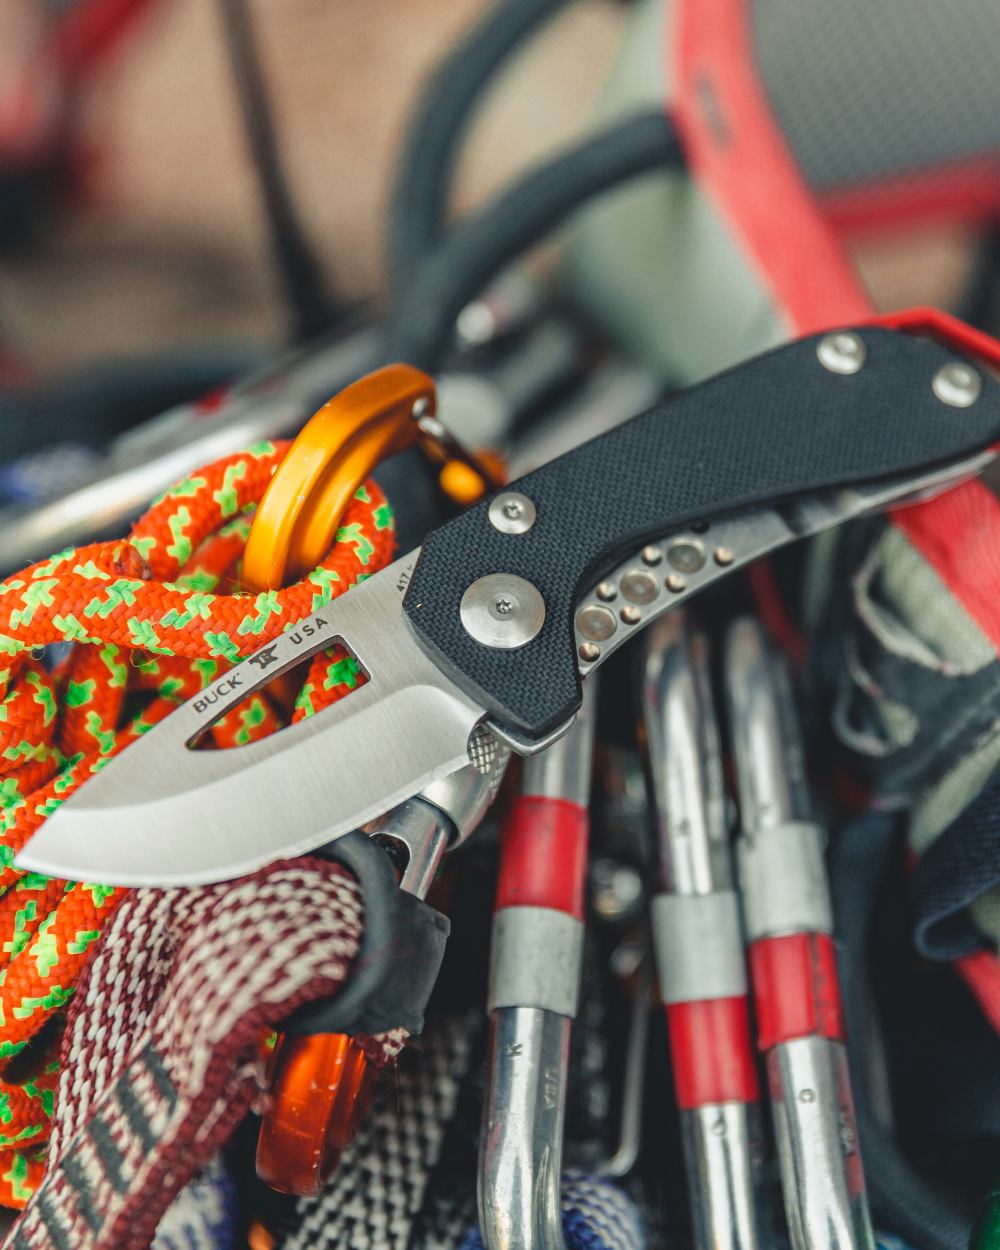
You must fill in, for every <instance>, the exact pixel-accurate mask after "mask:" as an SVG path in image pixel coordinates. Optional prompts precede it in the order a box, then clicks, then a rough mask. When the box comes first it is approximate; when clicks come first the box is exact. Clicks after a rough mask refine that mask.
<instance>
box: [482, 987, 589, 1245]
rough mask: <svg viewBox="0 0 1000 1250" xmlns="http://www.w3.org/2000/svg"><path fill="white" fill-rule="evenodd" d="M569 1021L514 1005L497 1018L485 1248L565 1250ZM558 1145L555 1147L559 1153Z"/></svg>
mask: <svg viewBox="0 0 1000 1250" xmlns="http://www.w3.org/2000/svg"><path fill="white" fill-rule="evenodd" d="M570 1025H571V1022H570V1020H569V1018H568V1017H567V1016H559V1015H556V1014H555V1013H553V1012H551V1011H541V1010H539V1009H537V1008H533V1007H509V1008H507V1009H506V1010H504V1011H496V1012H494V1013H493V1016H492V1018H491V1020H490V1044H489V1055H488V1057H487V1067H488V1071H489V1073H490V1080H489V1084H488V1086H487V1098H486V1106H485V1110H484V1115H483V1132H482V1140H481V1144H480V1151H479V1158H480V1166H479V1185H478V1193H479V1222H480V1226H481V1228H482V1233H483V1242H484V1243H485V1246H486V1250H559V1248H560V1247H561V1246H562V1245H563V1239H562V1217H561V1208H560V1204H559V1186H560V1182H561V1179H562V1178H561V1175H560V1173H561V1170H562V1146H561V1143H562V1136H563V1124H564V1120H565V1110H566V1072H567V1069H568V1067H569V1035H570ZM554 1147H556V1148H554Z"/></svg>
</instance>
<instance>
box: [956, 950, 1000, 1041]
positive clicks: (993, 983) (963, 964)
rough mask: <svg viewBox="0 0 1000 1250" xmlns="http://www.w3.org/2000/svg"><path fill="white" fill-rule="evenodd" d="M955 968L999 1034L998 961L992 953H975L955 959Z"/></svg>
mask: <svg viewBox="0 0 1000 1250" xmlns="http://www.w3.org/2000/svg"><path fill="white" fill-rule="evenodd" d="M955 967H956V969H957V970H958V974H959V976H960V977H961V978H962V980H963V981H964V982H965V984H966V985H967V986H968V987H969V989H970V990H971V991H972V993H973V994H974V995H975V998H976V1001H977V1002H978V1003H979V1006H980V1007H981V1008H982V1009H983V1015H984V1016H985V1017H986V1019H987V1020H988V1021H989V1022H990V1024H991V1025H992V1027H993V1030H994V1032H995V1033H998V1034H1000V959H998V958H997V956H996V955H995V954H994V953H993V951H976V952H975V954H973V955H963V956H962V958H961V959H956V960H955Z"/></svg>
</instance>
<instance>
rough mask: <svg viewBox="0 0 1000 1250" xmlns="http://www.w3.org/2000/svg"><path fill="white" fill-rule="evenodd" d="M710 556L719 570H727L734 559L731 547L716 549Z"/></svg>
mask: <svg viewBox="0 0 1000 1250" xmlns="http://www.w3.org/2000/svg"><path fill="white" fill-rule="evenodd" d="M712 555H713V558H714V559H715V563H716V564H717V565H718V566H719V568H720V569H724V568H728V567H729V565H730V564H732V562H733V561H734V560H735V559H736V556H735V555H734V554H733V551H732V548H731V547H716V549H715V551H714V552H713V553H712Z"/></svg>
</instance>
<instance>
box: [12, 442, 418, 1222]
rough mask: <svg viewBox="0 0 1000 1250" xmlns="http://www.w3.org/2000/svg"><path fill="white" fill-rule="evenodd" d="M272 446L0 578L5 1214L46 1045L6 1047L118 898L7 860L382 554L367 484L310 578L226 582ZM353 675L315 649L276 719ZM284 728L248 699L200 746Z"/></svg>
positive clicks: (33, 1131) (63, 981) (38, 1124)
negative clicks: (154, 733) (117, 526)
mask: <svg viewBox="0 0 1000 1250" xmlns="http://www.w3.org/2000/svg"><path fill="white" fill-rule="evenodd" d="M287 448H288V444H287V443H270V442H265V443H259V444H257V445H255V446H254V447H252V448H250V449H249V450H247V451H244V452H240V453H237V454H235V455H231V456H227V457H225V458H224V459H222V460H219V461H217V462H215V463H214V464H211V465H208V466H206V467H205V468H203V469H199V470H198V471H196V472H195V473H193V474H192V475H191V476H190V477H188V478H185V479H184V480H183V481H181V482H179V483H178V484H177V485H176V486H174V487H173V488H172V489H171V490H169V491H167V492H166V493H165V494H164V495H163V496H161V497H160V498H159V499H158V500H156V501H155V502H154V503H153V505H152V506H151V507H150V508H149V510H148V511H147V512H146V513H145V515H144V516H142V517H141V518H140V520H139V521H138V522H137V523H136V524H135V526H134V527H133V529H132V531H131V533H130V534H129V536H128V537H127V538H126V539H124V540H116V541H113V542H102V543H93V544H91V545H89V546H86V547H81V548H77V549H69V550H67V551H63V552H60V553H59V554H57V555H55V556H52V557H51V558H50V559H48V560H44V561H41V562H40V563H38V564H35V565H32V566H31V567H30V568H27V569H25V570H23V571H22V572H20V573H17V574H15V575H13V576H11V577H9V578H7V579H6V580H5V581H2V582H0V965H2V966H0V1203H2V1204H5V1205H9V1206H16V1207H20V1206H23V1205H24V1203H25V1201H26V1200H27V1198H28V1197H29V1196H30V1194H31V1192H32V1191H33V1190H34V1188H35V1187H36V1186H37V1184H38V1181H39V1179H40V1176H41V1171H42V1167H43V1161H44V1151H43V1150H42V1149H40V1147H43V1146H44V1143H45V1141H46V1138H47V1136H48V1128H49V1121H50V1118H51V1115H52V1102H53V1091H54V1086H55V1082H56V1079H57V1072H56V1065H55V1064H54V1062H53V1059H52V1053H51V1049H50V1047H46V1048H44V1049H42V1048H39V1047H35V1046H33V1047H31V1050H30V1051H29V1053H28V1054H26V1055H24V1054H21V1052H22V1051H24V1050H25V1047H27V1046H28V1043H29V1042H30V1041H31V1040H32V1039H33V1038H35V1037H36V1035H37V1034H38V1032H39V1030H40V1029H41V1028H42V1026H43V1025H44V1024H45V1023H46V1022H47V1021H48V1020H49V1019H50V1018H51V1017H52V1016H53V1014H55V1013H56V1012H58V1011H59V1009H60V1008H61V1007H62V1006H63V1005H64V1004H65V1003H66V1001H67V999H68V998H69V996H70V994H71V993H72V990H73V986H74V983H75V981H76V978H77V976H78V974H79V972H80V970H81V968H82V967H83V965H84V963H85V961H86V960H87V958H88V955H89V953H90V951H91V949H92V947H93V944H94V942H95V941H96V939H97V937H98V935H99V933H100V931H101V928H102V925H103V924H104V922H105V921H106V920H107V918H108V917H109V915H110V914H111V913H112V911H113V910H114V908H115V907H116V906H117V904H118V903H119V902H120V899H121V897H122V893H123V892H122V891H121V890H117V889H112V888H111V887H108V886H103V885H99V884H94V883H85V882H64V881H56V880H52V879H50V878H47V877H43V876H41V875H39V874H35V873H27V874H25V873H21V872H19V871H18V870H17V869H16V868H14V866H13V858H14V856H15V854H16V853H17V852H18V850H20V848H21V847H22V846H23V845H24V844H25V842H26V841H27V840H28V838H29V837H30V836H31V835H32V834H33V833H34V832H35V830H36V829H38V827H39V826H40V825H41V824H42V822H43V821H44V820H45V819H46V817H47V816H49V815H50V814H51V813H52V812H53V811H54V810H55V809H56V808H57V807H58V806H59V804H60V803H61V802H62V801H63V800H64V799H65V798H66V797H67V796H68V795H69V794H71V793H72V792H73V790H74V789H75V788H76V787H77V786H78V785H79V784H80V783H81V782H83V781H85V780H86V779H87V778H88V777H89V776H91V775H92V774H93V773H96V772H97V771H99V770H100V769H101V768H102V767H103V766H104V765H105V764H106V763H107V761H108V760H109V759H111V758H113V757H114V756H115V755H116V754H117V753H118V752H119V751H121V750H122V749H123V748H124V747H126V746H128V744H129V743H130V742H133V741H134V740H135V739H136V738H137V737H139V736H140V735H141V734H143V733H144V732H145V731H146V730H147V729H149V728H150V727H152V726H153V725H155V724H156V723H157V722H158V721H160V720H162V719H163V717H164V716H166V715H167V714H168V713H169V712H171V711H172V710H173V709H174V708H175V707H176V706H177V705H178V704H179V703H182V702H184V701H185V700H186V699H188V698H190V697H191V696H192V695H194V694H196V693H197V692H198V691H199V690H201V689H203V688H204V687H205V686H206V685H208V684H209V683H210V682H211V681H212V680H214V678H215V677H217V676H218V675H219V674H220V673H222V672H224V671H225V670H226V669H227V668H228V667H229V666H230V665H231V664H233V663H234V662H235V661H237V660H239V659H241V658H243V657H244V656H246V655H248V654H250V653H252V652H253V651H255V650H256V649H257V648H258V647H259V646H261V645H262V644H265V643H267V642H269V641H271V640H272V639H274V638H276V637H278V636H279V635H280V634H281V633H282V632H283V631H284V630H285V629H287V628H289V627H290V626H291V625H293V624H294V623H295V622H296V621H298V620H300V619H301V618H302V617H303V616H307V615H308V614H310V613H312V612H315V611H317V610H318V609H320V608H322V607H324V606H325V605H326V604H328V603H330V602H331V601H332V600H333V599H335V598H336V597H337V596H338V595H340V594H342V593H343V592H344V591H345V590H347V589H348V588H349V587H350V586H352V585H353V584H354V583H355V582H357V581H358V580H359V579H361V578H363V577H365V576H367V575H369V574H371V573H373V572H375V571H377V570H378V569H379V568H381V567H382V566H383V565H385V564H386V563H388V561H389V559H390V557H391V554H392V547H393V541H394V539H393V527H392V514H391V511H390V509H389V507H388V504H387V503H386V501H385V499H384V498H383V496H382V495H381V493H380V491H379V490H378V488H377V487H376V486H375V485H374V484H373V483H368V484H366V485H365V486H362V487H361V488H360V489H359V490H358V491H357V493H356V494H355V496H354V498H353V500H352V502H351V504H350V506H349V507H348V509H347V512H346V513H345V515H344V518H343V523H342V526H341V528H340V530H339V532H338V534H337V539H336V543H335V545H334V547H333V548H332V550H331V551H330V554H329V555H328V557H327V558H326V560H324V561H323V563H322V564H320V565H319V566H318V567H317V568H316V569H314V570H313V571H312V572H311V573H309V574H308V575H307V576H305V577H304V578H302V580H301V581H299V582H297V583H296V584H295V585H293V586H290V587H287V588H286V589H283V590H275V591H265V592H263V593H261V594H247V593H244V592H241V591H240V590H239V559H240V556H241V553H242V551H243V547H244V545H245V542H246V537H247V534H248V533H249V527H250V520H251V518H250V516H249V515H248V510H249V509H251V508H252V507H253V506H254V505H256V504H257V503H258V502H259V500H260V498H261V496H262V495H263V492H264V489H265V488H266V486H267V484H268V482H269V481H270V478H271V476H272V474H273V473H274V470H275V468H276V467H277V465H278V464H279V463H280V461H281V459H282V457H283V455H284V454H285V452H286V450H287ZM54 643H69V644H71V646H70V647H69V648H68V649H67V653H66V654H65V655H63V656H62V658H61V659H60V660H59V662H58V663H55V664H53V663H51V662H50V663H49V664H46V663H43V661H42V659H41V658H40V655H39V651H38V649H39V648H41V647H45V646H48V645H50V644H54ZM361 680H363V676H362V675H361V674H360V673H359V672H358V670H357V667H356V665H355V663H354V661H353V660H352V659H351V657H350V656H348V655H347V654H346V653H345V652H344V651H343V650H339V649H337V648H331V649H330V651H329V652H327V653H321V654H319V655H317V656H316V657H314V659H313V661H312V662H311V664H310V667H309V671H308V677H307V680H306V682H305V684H304V685H303V687H302V690H301V692H300V693H299V696H298V698H297V701H296V705H295V708H294V711H293V713H292V719H293V720H298V719H301V718H302V717H304V716H308V715H311V714H312V713H313V712H316V711H318V710H319V709H320V708H322V707H324V706H326V705H328V704H329V703H332V702H333V701H335V700H336V699H337V698H340V697H341V696H342V695H343V694H345V693H347V692H348V691H349V690H350V689H352V688H353V687H354V686H356V685H357V684H358V682H359V681H361ZM285 720H287V716H286V714H285V713H284V711H283V710H282V709H281V708H280V707H279V706H276V705H275V704H274V703H272V701H271V700H270V698H269V697H268V692H267V691H262V692H260V693H259V694H257V695H255V696H252V697H251V698H249V699H247V700H246V701H245V702H244V703H243V704H241V705H240V706H239V707H238V708H235V709H234V710H233V711H231V712H230V713H229V714H228V715H227V716H225V717H224V718H222V719H221V720H220V721H219V722H218V724H217V725H216V726H215V727H214V729H213V730H212V736H213V739H214V744H215V746H217V747H228V746H235V745H239V744H242V743H245V742H250V741H254V740H256V739H258V738H261V737H263V736H265V735H266V734H268V733H270V732H272V731H273V730H275V729H277V728H279V727H280V726H281V725H282V724H283V723H284V721H285ZM36 1049H38V1050H39V1053H38V1054H37V1055H36V1054H34V1053H33V1052H34V1051H35V1050H36ZM15 1056H20V1057H19V1059H18V1064H17V1067H18V1072H17V1076H16V1078H15V1077H14V1076H13V1075H11V1073H10V1071H9V1069H8V1065H9V1064H10V1062H11V1060H13V1059H14V1057H15Z"/></svg>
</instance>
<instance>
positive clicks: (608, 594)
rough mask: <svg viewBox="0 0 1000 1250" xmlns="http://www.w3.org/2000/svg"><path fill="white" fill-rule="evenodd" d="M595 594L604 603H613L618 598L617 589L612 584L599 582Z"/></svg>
mask: <svg viewBox="0 0 1000 1250" xmlns="http://www.w3.org/2000/svg"><path fill="white" fill-rule="evenodd" d="M595 593H596V594H597V597H598V599H600V600H602V601H603V602H604V603H614V601H615V600H616V599H617V598H618V587H617V586H616V585H615V584H614V582H601V583H600V585H599V586H598V587H597V590H596V592H595Z"/></svg>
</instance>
